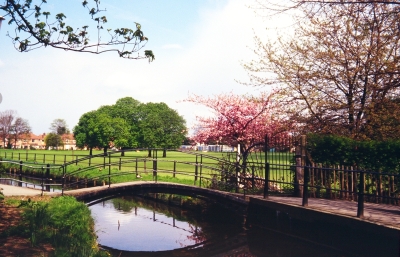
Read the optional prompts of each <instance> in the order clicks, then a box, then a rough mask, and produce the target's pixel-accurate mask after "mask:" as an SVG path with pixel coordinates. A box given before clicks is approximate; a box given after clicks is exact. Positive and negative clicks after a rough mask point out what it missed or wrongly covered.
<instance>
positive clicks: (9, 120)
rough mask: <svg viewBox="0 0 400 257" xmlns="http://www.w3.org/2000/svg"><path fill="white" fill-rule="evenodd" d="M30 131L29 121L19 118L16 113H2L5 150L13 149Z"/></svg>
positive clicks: (1, 122) (0, 113)
mask: <svg viewBox="0 0 400 257" xmlns="http://www.w3.org/2000/svg"><path fill="white" fill-rule="evenodd" d="M30 131H31V127H30V126H29V122H28V120H26V119H23V118H21V117H18V116H17V112H16V111H13V110H7V111H3V112H0V136H1V139H2V141H3V147H4V148H12V146H13V145H15V143H16V142H17V140H18V139H20V137H21V136H22V135H24V134H28V133H30Z"/></svg>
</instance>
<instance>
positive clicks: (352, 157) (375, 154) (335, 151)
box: [307, 134, 400, 173]
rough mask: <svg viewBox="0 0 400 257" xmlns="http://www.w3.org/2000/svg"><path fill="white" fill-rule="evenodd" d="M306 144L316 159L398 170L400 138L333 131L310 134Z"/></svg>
mask: <svg viewBox="0 0 400 257" xmlns="http://www.w3.org/2000/svg"><path fill="white" fill-rule="evenodd" d="M307 147H308V152H309V154H310V157H311V159H312V161H313V162H316V163H324V164H328V165H347V166H357V167H359V168H363V169H367V170H374V171H383V172H388V173H398V172H399V171H400V154H399V153H400V140H387V141H374V140H368V141H357V140H353V139H350V138H347V137H342V136H336V135H318V134H309V135H308V136H307Z"/></svg>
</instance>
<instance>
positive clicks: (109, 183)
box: [104, 154, 111, 188]
mask: <svg viewBox="0 0 400 257" xmlns="http://www.w3.org/2000/svg"><path fill="white" fill-rule="evenodd" d="M104 165H106V156H104ZM110 187H111V154H109V155H108V188H110Z"/></svg>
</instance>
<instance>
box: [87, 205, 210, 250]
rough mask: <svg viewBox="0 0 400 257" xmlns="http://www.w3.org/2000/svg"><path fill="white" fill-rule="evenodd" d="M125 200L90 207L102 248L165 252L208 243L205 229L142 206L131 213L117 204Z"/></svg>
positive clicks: (134, 208) (131, 210)
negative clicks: (204, 233) (204, 232)
mask: <svg viewBox="0 0 400 257" xmlns="http://www.w3.org/2000/svg"><path fill="white" fill-rule="evenodd" d="M121 200H126V199H111V200H108V201H105V202H103V203H100V204H97V205H93V206H91V207H90V209H91V211H92V213H93V217H94V218H95V220H96V227H95V229H96V231H97V235H98V242H99V243H100V244H101V245H104V246H108V247H112V248H115V249H119V250H125V251H165V250H172V249H177V248H182V247H186V246H190V245H194V244H198V243H201V242H202V241H204V238H203V237H202V236H201V235H202V232H201V228H199V227H197V226H196V225H194V224H191V223H189V222H186V221H181V220H177V219H176V218H175V217H168V216H167V215H165V214H163V213H161V212H158V211H154V210H148V209H146V208H143V207H139V206H134V207H133V208H132V209H129V210H127V209H126V208H125V209H124V208H121V205H120V203H117V202H118V201H119V202H120V201H121ZM132 201H133V202H134V203H136V204H137V202H135V201H134V200H133V199H132ZM116 204H117V205H118V207H117V208H116Z"/></svg>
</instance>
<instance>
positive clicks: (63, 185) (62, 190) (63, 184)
mask: <svg viewBox="0 0 400 257" xmlns="http://www.w3.org/2000/svg"><path fill="white" fill-rule="evenodd" d="M62 168H63V180H62V187H61V195H62V196H64V187H65V166H64V165H63V166H62Z"/></svg>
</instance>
